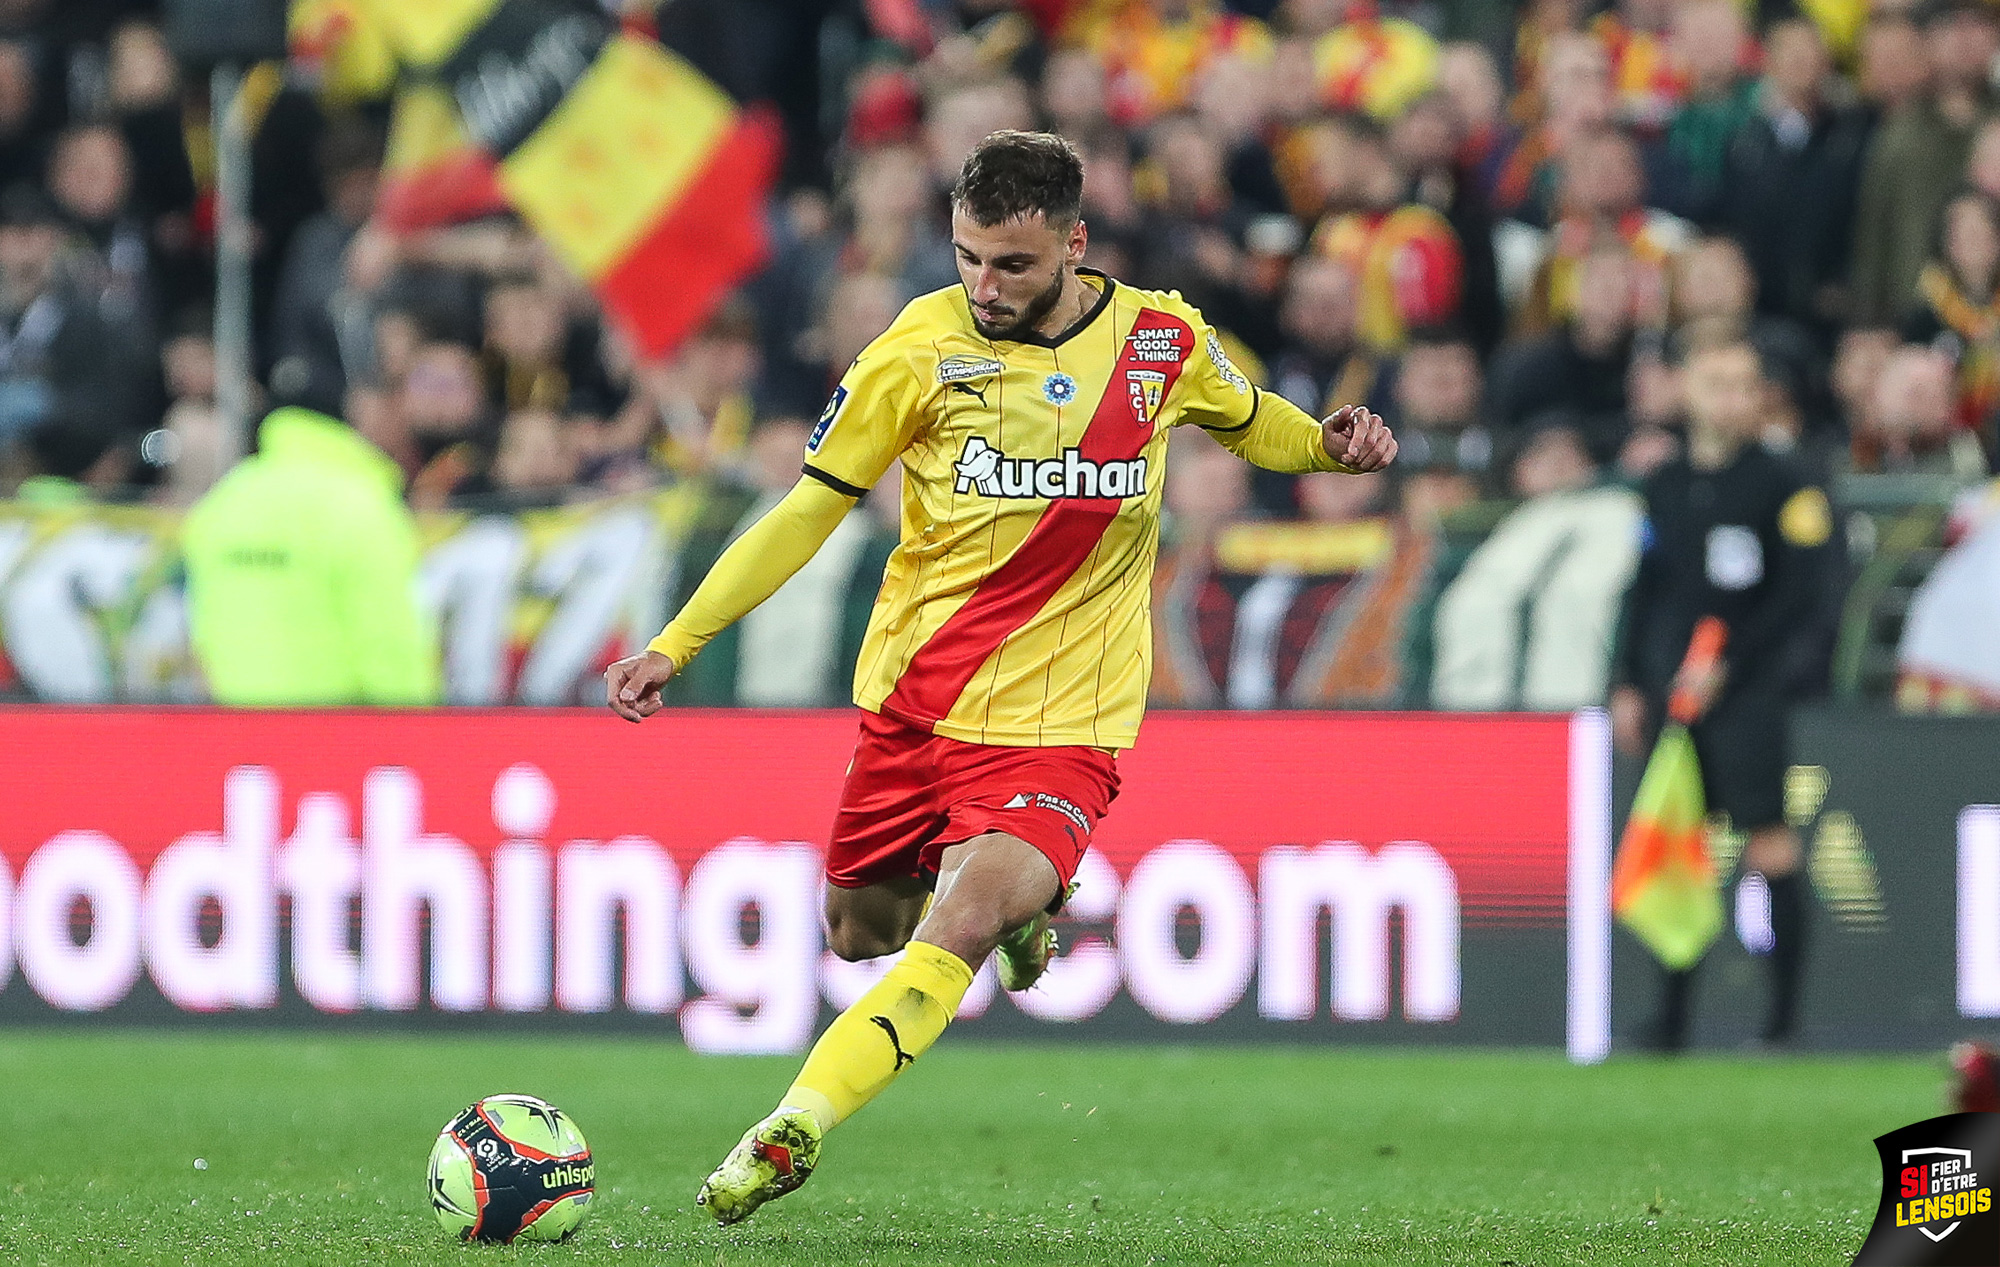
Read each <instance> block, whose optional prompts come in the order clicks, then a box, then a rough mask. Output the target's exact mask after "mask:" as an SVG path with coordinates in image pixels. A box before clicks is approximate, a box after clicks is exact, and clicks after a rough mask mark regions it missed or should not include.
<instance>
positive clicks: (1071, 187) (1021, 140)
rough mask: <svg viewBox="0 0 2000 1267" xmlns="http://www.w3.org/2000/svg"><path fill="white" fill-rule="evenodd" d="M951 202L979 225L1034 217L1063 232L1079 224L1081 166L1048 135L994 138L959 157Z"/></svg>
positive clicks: (1063, 145) (996, 135) (1005, 134)
mask: <svg viewBox="0 0 2000 1267" xmlns="http://www.w3.org/2000/svg"><path fill="white" fill-rule="evenodd" d="M951 201H952V205H953V206H956V207H959V208H961V209H962V210H963V211H964V212H965V214H967V215H968V216H971V217H972V219H973V221H974V222H975V223H977V224H981V225H991V224H1001V223H1004V222H1006V221H1008V220H1012V219H1015V218H1017V217H1020V216H1032V215H1037V214H1039V215H1040V216H1041V217H1042V218H1043V219H1044V220H1045V221H1047V222H1048V224H1049V225H1050V227H1052V228H1066V227H1067V226H1069V225H1072V224H1075V223H1076V222H1077V221H1078V220H1080V219H1082V218H1083V160H1082V159H1081V158H1079V157H1077V153H1076V149H1075V147H1073V146H1071V145H1070V143H1069V142H1068V141H1066V140H1064V139H1063V138H1062V137H1060V136H1057V135H1056V134H1055V133H1053V132H1015V131H1006V132H995V133H993V134H992V135H990V136H988V137H987V138H986V139H985V140H983V141H981V142H980V143H979V144H977V145H975V146H973V147H972V153H970V154H968V155H966V156H965V166H964V167H962V168H960V169H959V173H958V183H957V184H956V185H954V186H952V190H951Z"/></svg>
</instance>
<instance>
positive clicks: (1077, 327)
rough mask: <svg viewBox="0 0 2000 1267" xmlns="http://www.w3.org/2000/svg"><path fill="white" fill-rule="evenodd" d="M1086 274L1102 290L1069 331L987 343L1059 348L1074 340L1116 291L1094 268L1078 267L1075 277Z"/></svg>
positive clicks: (1106, 304) (1109, 301)
mask: <svg viewBox="0 0 2000 1267" xmlns="http://www.w3.org/2000/svg"><path fill="white" fill-rule="evenodd" d="M1086 274H1087V275H1089V276H1091V277H1095V278H1098V279H1100V280H1102V281H1103V283H1104V289H1103V290H1102V291H1100V292H1099V293H1098V296H1097V302H1096V303H1094V304H1092V305H1091V306H1090V311H1089V312H1086V313H1084V314H1083V315H1082V316H1081V317H1078V318H1077V319H1076V321H1075V323H1074V324H1072V325H1071V326H1070V328H1069V329H1067V330H1065V331H1063V332H1062V333H1061V334H1059V335H1057V336H1055V337H1054V338H1050V337H1049V336H1048V335H1046V334H1024V335H1022V336H1020V337H1019V338H1015V339H990V340H988V342H991V343H1026V344H1028V345H1029V346H1031V347H1038V348H1059V347H1061V346H1062V345H1063V344H1065V343H1068V342H1069V341H1070V340H1071V339H1073V338H1075V337H1076V336H1077V335H1079V334H1082V333H1083V332H1084V330H1085V329H1086V328H1087V327H1088V326H1089V325H1090V323H1091V322H1093V321H1095V320H1097V316H1098V314H1099V313H1101V312H1103V311H1104V310H1105V309H1106V308H1109V307H1110V306H1111V292H1112V291H1114V290H1116V289H1118V283H1117V282H1116V281H1114V280H1112V278H1111V277H1110V276H1109V275H1107V274H1105V273H1104V272H1102V271H1100V270H1098V269H1095V268H1085V267H1082V266H1078V268H1077V270H1076V275H1077V276H1078V277H1082V276H1085V275H1086Z"/></svg>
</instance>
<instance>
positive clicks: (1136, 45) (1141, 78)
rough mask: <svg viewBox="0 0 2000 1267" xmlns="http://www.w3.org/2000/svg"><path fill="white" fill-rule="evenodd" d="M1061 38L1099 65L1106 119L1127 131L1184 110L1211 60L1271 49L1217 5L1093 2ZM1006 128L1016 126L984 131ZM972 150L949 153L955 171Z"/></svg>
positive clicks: (1201, 1)
mask: <svg viewBox="0 0 2000 1267" xmlns="http://www.w3.org/2000/svg"><path fill="white" fill-rule="evenodd" d="M1063 38H1064V42H1065V43H1070V44H1075V45H1078V46H1080V47H1082V48H1085V49H1088V50H1089V51H1090V52H1091V53H1093V54H1095V55H1096V56H1097V58H1098V59H1099V60H1100V61H1101V62H1103V63H1104V66H1105V70H1106V72H1107V74H1108V76H1109V85H1108V93H1107V97H1108V100H1109V102H1110V112H1111V117H1112V118H1113V119H1115V120H1116V121H1117V122H1118V123H1119V124H1121V125H1124V126H1131V125H1133V124H1140V123H1145V122H1148V121H1149V120H1151V119H1153V118H1154V117H1156V116H1157V115H1160V114H1163V113H1165V112H1167V111H1170V110H1178V109H1180V108H1181V107H1183V106H1185V105H1187V104H1188V95H1189V93H1190V92H1191V91H1192V89H1193V87H1194V85H1195V83H1196V81H1197V80H1198V79H1199V77H1200V73H1201V70H1202V68H1203V67H1204V66H1205V65H1207V64H1208V62H1209V61H1210V60H1212V59H1214V58H1216V57H1220V56H1223V55H1225V54H1228V53H1232V52H1247V53H1251V54H1257V55H1266V56H1267V55H1268V54H1269V51H1270V48H1271V34H1270V32H1269V31H1268V30H1266V29H1265V27H1264V24H1263V23H1261V22H1258V21H1256V20H1255V19H1253V18H1246V17H1244V16H1242V15H1241V14H1237V13H1231V12H1229V11H1228V10H1227V9H1225V8H1224V7H1223V6H1222V4H1221V3H1219V0H1096V2H1094V3H1089V4H1084V5H1081V6H1079V7H1078V10H1077V13H1076V16H1075V17H1073V18H1072V19H1071V21H1070V22H1069V24H1068V25H1067V27H1066V28H1065V30H1064V32H1063ZM1009 126H1015V125H1012V124H995V125H994V127H992V128H988V129H986V131H989V132H990V131H993V130H995V129H996V128H999V127H1009ZM984 134H985V133H984V132H982V133H981V134H980V135H982V136H983V135H984ZM972 139H973V140H975V141H976V140H977V139H978V138H977V137H974V138H972ZM971 148H972V146H971V145H970V144H966V145H963V146H960V147H958V148H957V149H956V150H954V151H953V154H954V157H953V158H952V159H951V164H952V166H953V167H954V168H955V167H956V166H957V164H958V161H959V158H960V157H962V156H963V155H964V154H965V153H966V151H968V150H970V149H971Z"/></svg>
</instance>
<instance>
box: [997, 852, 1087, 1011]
mask: <svg viewBox="0 0 2000 1267" xmlns="http://www.w3.org/2000/svg"><path fill="white" fill-rule="evenodd" d="M1076 886H1077V882H1076V881H1075V880H1071V881H1070V882H1069V887H1068V888H1066V889H1064V890H1063V901H1064V902H1068V901H1069V900H1070V898H1072V897H1074V896H1076ZM1055 953H1056V930H1055V929H1053V928H1050V927H1049V913H1048V912H1047V911H1043V912H1042V913H1041V914H1039V915H1037V916H1035V918H1033V919H1031V920H1029V921H1028V922H1027V923H1025V924H1023V925H1021V926H1020V927H1019V928H1017V929H1015V930H1014V931H1013V932H1011V933H1009V934H1007V936H1005V937H1004V938H1002V939H1001V941H1000V944H999V945H998V946H995V947H994V948H993V954H994V956H995V957H996V958H997V959H998V960H999V963H1000V987H1001V988H1002V989H1004V990H1007V991H1009V992H1010V993H1012V992H1018V991H1021V990H1025V989H1027V988H1029V987H1030V986H1032V985H1034V984H1035V982H1037V981H1040V980H1041V979H1042V974H1043V973H1044V972H1047V971H1048V970H1049V960H1051V959H1053V958H1055Z"/></svg>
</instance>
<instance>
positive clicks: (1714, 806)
mask: <svg viewBox="0 0 2000 1267" xmlns="http://www.w3.org/2000/svg"><path fill="white" fill-rule="evenodd" d="M1644 493H1645V499H1646V519H1645V526H1644V529H1643V531H1644V538H1643V541H1642V543H1641V549H1640V555H1639V566H1638V571H1637V573H1636V574H1635V575H1634V577H1633V580H1632V586H1631V589H1630V590H1629V591H1628V592H1627V595H1626V603H1625V621H1624V638H1623V640H1622V643H1621V647H1620V652H1619V655H1618V659H1617V663H1616V664H1615V666H1614V673H1615V677H1616V680H1617V682H1618V683H1619V684H1621V685H1629V686H1634V687H1637V688H1638V689H1639V691H1640V692H1641V693H1642V694H1643V695H1644V696H1645V697H1646V705H1647V708H1646V715H1647V718H1648V721H1649V723H1650V725H1651V726H1652V727H1653V729H1654V730H1655V732H1656V733H1657V730H1658V727H1659V726H1660V724H1661V721H1662V719H1663V718H1664V716H1665V714H1666V704H1667V696H1668V694H1669V692H1670V691H1671V689H1672V685H1673V680H1674V674H1675V672H1676V670H1678V669H1679V668H1680V665H1681V661H1682V659H1683V658H1684V657H1685V656H1686V655H1687V650H1688V642H1689V640H1690V638H1691V637H1692V636H1693V633H1694V627H1695V623H1696V622H1697V621H1699V620H1701V619H1702V618H1703V617H1705V616H1715V617H1718V618H1720V619H1721V621H1722V622H1723V624H1724V626H1725V627H1726V628H1727V629H1728V641H1727V643H1726V645H1725V648H1724V651H1723V663H1724V665H1725V666H1726V668H1727V674H1726V677H1725V679H1724V681H1723V685H1722V690H1721V693H1720V694H1719V695H1718V696H1717V697H1716V700H1715V703H1714V704H1713V706H1712V707H1711V708H1710V709H1709V712H1708V713H1707V715H1706V716H1704V717H1703V718H1702V719H1701V720H1700V721H1698V722H1696V723H1695V724H1694V726H1692V727H1691V728H1690V729H1691V731H1692V733H1693V736H1694V744H1695V752H1696V754H1697V755H1698V757H1699V758H1700V762H1701V777H1702V785H1703V788H1704V790H1705V791H1706V793H1707V797H1708V808H1709V812H1710V813H1711V814H1713V813H1718V812H1720V813H1726V814H1728V815H1729V818H1730V820H1731V823H1732V825H1733V826H1734V827H1735V828H1736V830H1738V831H1741V832H1745V833H1753V832H1756V831H1758V830H1760V829H1764V828H1772V827H1781V826H1783V825H1784V822H1785V802H1784V786H1785V771H1786V769H1787V767H1788V766H1789V765H1790V763H1791V761H1790V753H1789V751H1788V747H1789V745H1788V737H1787V730H1786V728H1787V722H1788V715H1789V709H1790V705H1791V703H1792V702H1793V701H1794V700H1796V699H1797V698H1799V697H1800V696H1801V695H1803V694H1806V693H1808V692H1810V691H1811V690H1813V689H1814V688H1816V687H1817V686H1818V685H1819V684H1820V683H1821V682H1823V680H1824V677H1825V671H1826V664H1827V659H1828V651H1829V649H1830V646H1831V631H1832V627H1833V608H1832V604H1831V600H1832V599H1833V598H1834V597H1835V596H1836V595H1837V593H1838V588H1839V587H1838V578H1837V576H1836V575H1835V573H1834V571H1833V569H1834V568H1835V566H1836V556H1835V552H1834V550H1833V548H1832V545H1831V542H1832V537H1833V518H1832V514H1831V511H1830V509H1829V507H1828V504H1827V499H1826V494H1825V493H1824V492H1822V491H1821V490H1820V489H1819V488H1818V487H1816V486H1815V485H1813V484H1812V483H1810V482H1808V481H1807V480H1806V479H1805V477H1804V476H1803V475H1801V474H1800V473H1799V472H1798V471H1797V470H1796V469H1795V468H1794V467H1793V466H1792V464H1791V463H1790V462H1789V461H1788V460H1786V459H1785V458H1782V457H1780V456H1778V455H1777V454H1775V453H1772V452H1771V451H1770V450H1769V449H1766V448H1764V447H1763V446H1762V445H1759V444H1755V443H1751V444H1746V445H1744V446H1743V447H1742V448H1741V449H1740V450H1738V452H1737V454H1736V456H1735V458H1734V459H1733V460H1732V461H1731V462H1730V463H1729V464H1728V465H1727V466H1724V467H1722V468H1720V469H1716V470H1700V469H1697V468H1696V467H1695V466H1694V465H1692V464H1691V463H1690V462H1689V461H1688V459H1687V458H1686V457H1685V456H1683V457H1679V458H1676V459H1674V460H1673V461H1671V462H1668V463H1667V464H1666V465H1664V466H1662V467H1661V468H1660V469H1659V470H1657V471H1656V472H1654V474H1653V475H1652V477H1651V478H1650V479H1648V480H1647V481H1646V485H1645V489H1644ZM1764 878H1765V882H1766V883H1767V884H1768V885H1769V888H1770V893H1771V931H1772V935H1773V943H1774V944H1773V946H1772V951H1771V956H1770V958H1771V1009H1770V1012H1769V1014H1768V1015H1767V1017H1766V1022H1765V1027H1764V1035H1765V1038H1766V1039H1767V1040H1770V1041H1782V1040H1783V1039H1786V1038H1788V1037H1790V1035H1791V1032H1792V1028H1793V1024H1794V1021H1795V1019H1796V1012H1797V1007H1798V979H1799V967H1800V963H1801V956H1802V952H1803V949H1804V933H1805V898H1806V893H1805V887H1804V886H1805V877H1804V875H1803V874H1802V873H1801V871H1798V870H1795V871H1793V872H1791V873H1790V874H1787V875H1782V876H1778V875H1766V876H1765V877H1764ZM1690 975H1691V974H1686V973H1683V974H1674V976H1673V977H1671V978H1670V979H1669V981H1668V988H1667V996H1666V1006H1665V1008H1664V1009H1663V1012H1662V1015H1661V1017H1660V1024H1659V1028H1660V1033H1658V1034H1657V1035H1655V1036H1654V1037H1655V1038H1656V1040H1657V1041H1658V1042H1659V1043H1660V1044H1661V1045H1663V1046H1667V1047H1678V1046H1680V1045H1681V1044H1682V1043H1683V1042H1684V1041H1685V1038H1686V1026H1687V993H1688V986H1689V976H1690Z"/></svg>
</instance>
